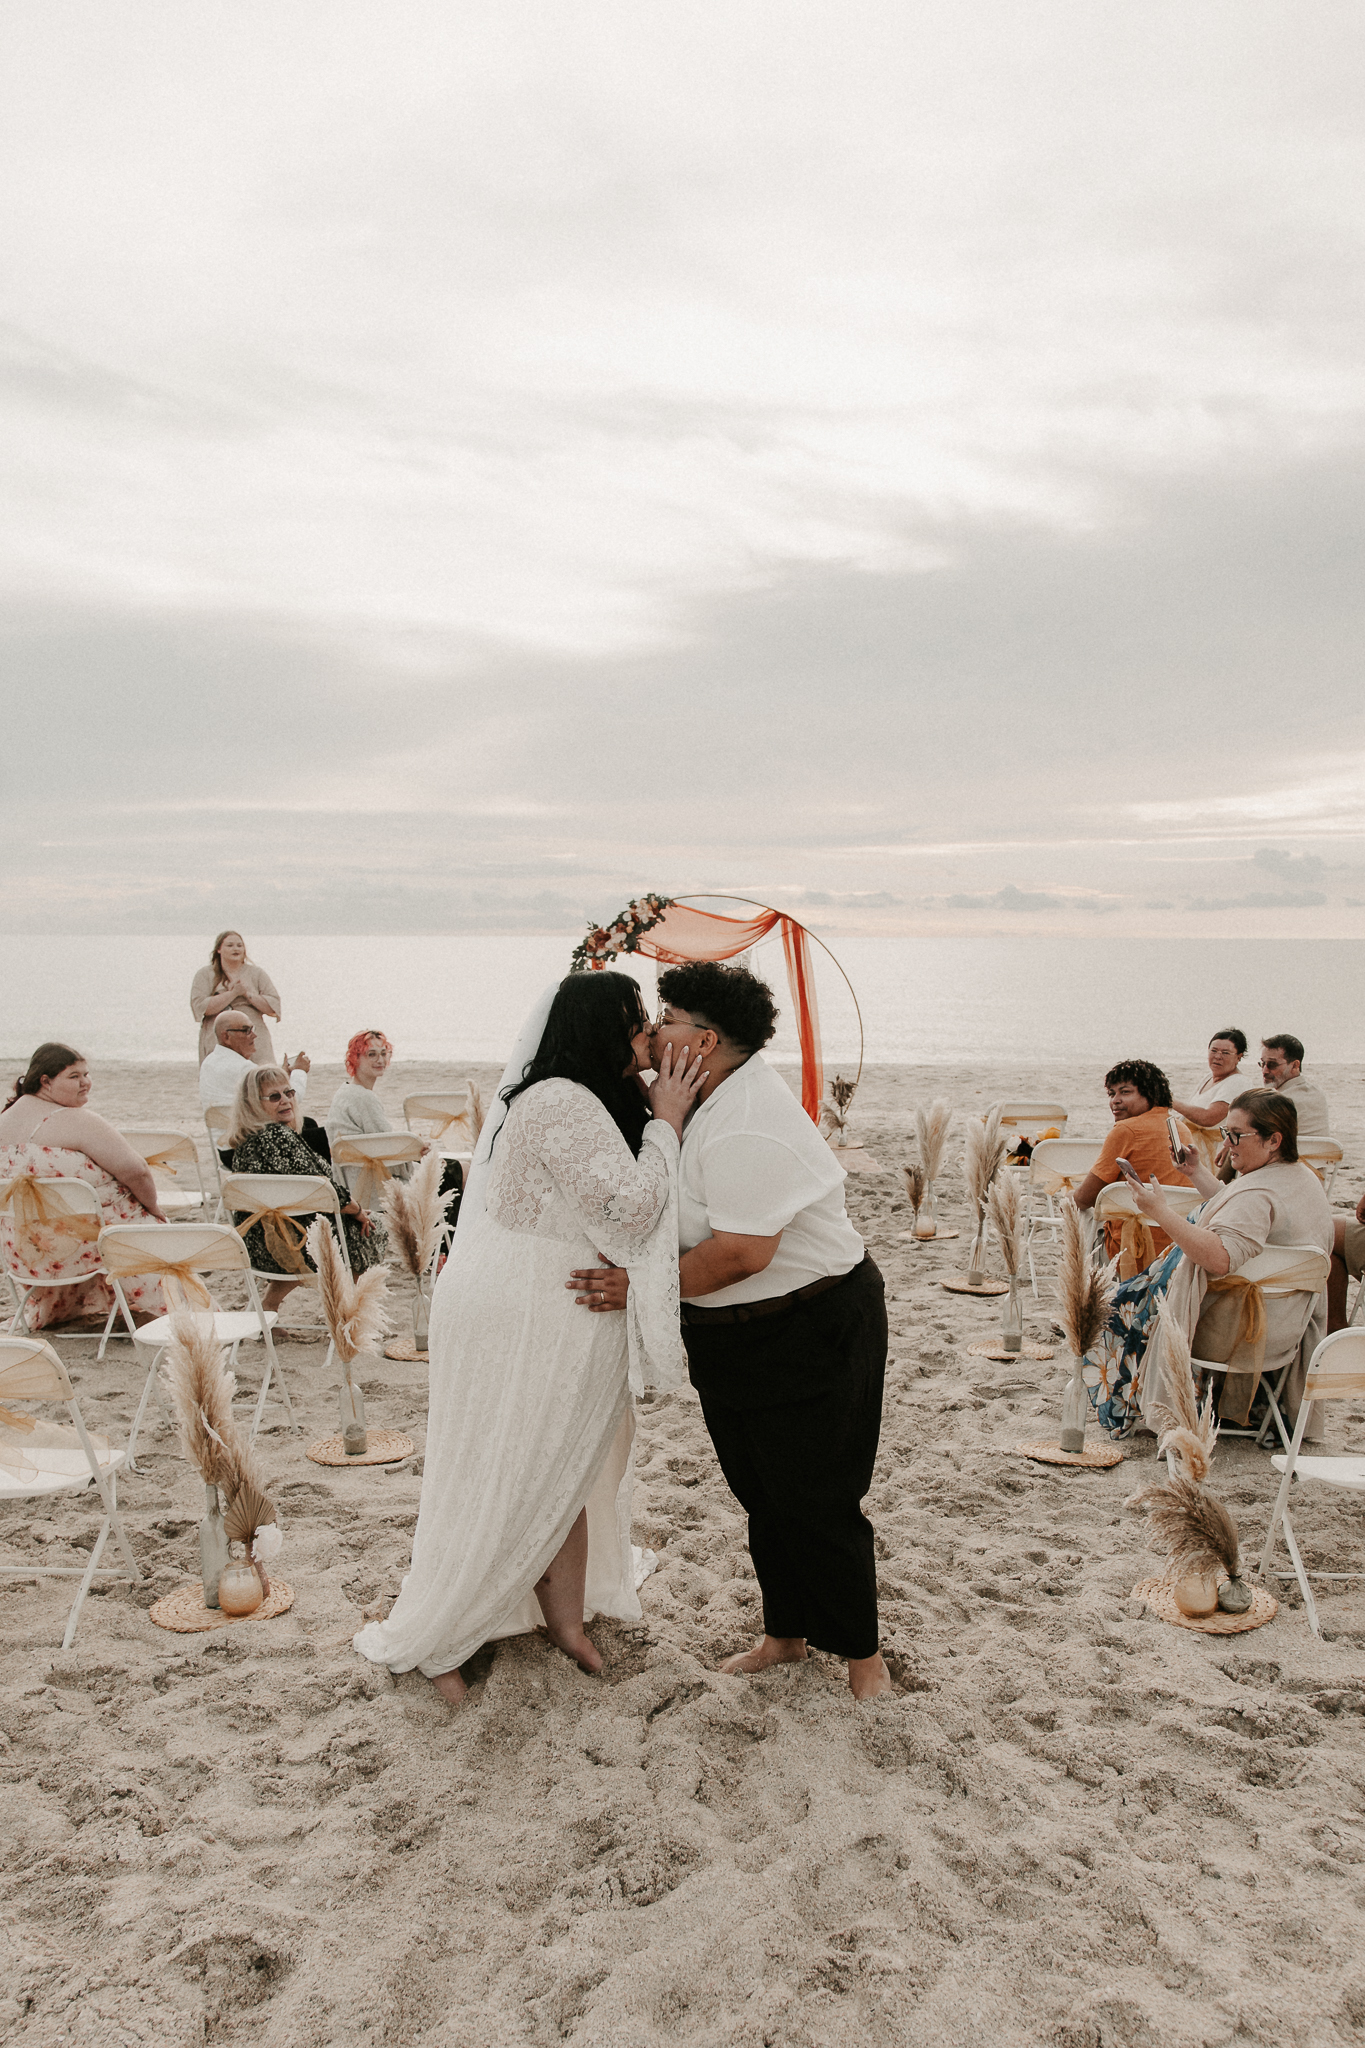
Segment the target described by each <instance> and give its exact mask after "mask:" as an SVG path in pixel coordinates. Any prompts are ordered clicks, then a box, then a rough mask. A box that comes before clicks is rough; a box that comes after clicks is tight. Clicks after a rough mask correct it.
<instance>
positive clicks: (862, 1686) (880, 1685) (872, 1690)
mask: <svg viewBox="0 0 1365 2048" xmlns="http://www.w3.org/2000/svg"><path fill="white" fill-rule="evenodd" d="M848 1689H849V1691H850V1692H851V1693H852V1695H853V1697H854V1699H855V1700H875V1699H878V1698H879V1697H880V1696H881V1694H882V1693H884V1692H890V1690H891V1673H890V1672H889V1671H888V1670H887V1668H886V1666H885V1664H883V1662H882V1653H881V1651H880V1650H878V1652H877V1654H876V1655H875V1657H850V1658H849V1660H848Z"/></svg>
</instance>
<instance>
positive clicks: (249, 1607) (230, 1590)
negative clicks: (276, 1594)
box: [214, 1557, 265, 1615]
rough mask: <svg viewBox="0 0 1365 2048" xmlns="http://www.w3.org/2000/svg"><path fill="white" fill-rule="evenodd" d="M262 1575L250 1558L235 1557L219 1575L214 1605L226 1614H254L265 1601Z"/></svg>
mask: <svg viewBox="0 0 1365 2048" xmlns="http://www.w3.org/2000/svg"><path fill="white" fill-rule="evenodd" d="M264 1598H265V1594H264V1593H263V1592H262V1590H261V1577H260V1573H259V1572H258V1571H257V1570H256V1567H255V1565H254V1564H252V1562H251V1560H250V1558H246V1557H234V1558H232V1559H230V1560H229V1562H228V1563H227V1564H225V1565H224V1566H223V1569H222V1571H221V1572H220V1573H219V1575H218V1598H217V1601H216V1602H215V1603H214V1604H215V1605H216V1606H218V1607H221V1608H222V1610H223V1612H224V1614H234V1615H235V1614H254V1613H255V1612H256V1609H257V1608H258V1607H259V1606H260V1604H261V1602H262V1601H263V1600H264Z"/></svg>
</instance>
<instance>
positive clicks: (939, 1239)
mask: <svg viewBox="0 0 1365 2048" xmlns="http://www.w3.org/2000/svg"><path fill="white" fill-rule="evenodd" d="M896 1235H897V1237H898V1238H899V1240H900V1241H901V1243H902V1244H942V1243H943V1242H944V1240H945V1239H946V1238H949V1237H961V1235H962V1232H961V1231H960V1230H936V1231H935V1232H934V1234H933V1236H932V1237H916V1235H915V1233H914V1231H913V1230H898V1231H897V1232H896Z"/></svg>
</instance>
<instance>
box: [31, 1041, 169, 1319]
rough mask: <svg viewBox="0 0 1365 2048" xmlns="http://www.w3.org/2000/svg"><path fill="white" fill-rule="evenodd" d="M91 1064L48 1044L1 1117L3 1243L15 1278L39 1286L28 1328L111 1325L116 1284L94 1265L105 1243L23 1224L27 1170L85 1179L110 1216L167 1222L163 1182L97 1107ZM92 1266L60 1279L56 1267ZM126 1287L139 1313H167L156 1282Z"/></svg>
mask: <svg viewBox="0 0 1365 2048" xmlns="http://www.w3.org/2000/svg"><path fill="white" fill-rule="evenodd" d="M89 1095H90V1069H89V1067H88V1066H87V1065H86V1063H85V1061H84V1060H83V1059H82V1058H81V1056H80V1054H79V1053H78V1052H75V1051H73V1050H72V1048H71V1047H70V1046H69V1045H56V1044H48V1045H40V1046H39V1047H38V1050H37V1051H36V1052H35V1053H34V1055H33V1057H32V1059H31V1060H30V1061H29V1063H28V1071H27V1073H25V1074H21V1075H20V1076H19V1078H18V1080H17V1081H16V1082H15V1084H14V1092H13V1094H12V1095H11V1096H10V1099H9V1101H8V1102H7V1103H6V1105H5V1110H4V1114H3V1115H2V1116H0V1247H3V1250H4V1255H5V1262H6V1264H7V1265H8V1266H9V1267H10V1268H11V1269H12V1270H13V1272H14V1273H15V1276H16V1277H17V1278H18V1279H20V1280H22V1281H25V1282H27V1283H29V1284H31V1285H35V1286H36V1289H37V1291H36V1292H35V1293H33V1294H31V1295H30V1296H29V1297H28V1302H27V1307H26V1315H25V1320H26V1322H27V1326H28V1328H29V1329H30V1330H46V1329H51V1328H53V1327H54V1326H55V1325H57V1324H62V1323H66V1324H70V1323H73V1322H78V1321H84V1320H86V1319H89V1320H90V1321H91V1322H96V1323H99V1324H103V1323H104V1321H105V1320H106V1318H107V1317H108V1314H109V1311H110V1309H111V1308H112V1307H113V1306H114V1293H113V1289H112V1288H111V1287H110V1285H109V1282H108V1281H107V1280H106V1279H104V1278H103V1276H102V1275H101V1274H99V1273H96V1272H95V1271H94V1270H93V1269H94V1268H95V1267H97V1266H98V1265H99V1262H100V1260H99V1247H98V1246H97V1245H96V1244H94V1243H93V1242H82V1241H81V1240H79V1239H76V1238H73V1237H72V1236H71V1234H70V1233H69V1232H68V1231H63V1230H62V1229H61V1227H60V1225H55V1226H54V1225H52V1224H47V1223H44V1222H41V1221H34V1222H30V1223H24V1224H18V1225H17V1224H16V1222H15V1192H16V1189H17V1183H18V1182H19V1181H21V1180H23V1179H24V1178H29V1179H33V1180H83V1181H85V1182H86V1183H87V1184H88V1185H89V1186H90V1187H92V1188H93V1189H94V1191H95V1194H96V1195H97V1197H98V1198H99V1205H100V1212H101V1215H102V1216H103V1219H104V1222H105V1223H164V1222H165V1221H166V1219H165V1217H164V1216H163V1215H162V1213H161V1210H160V1208H159V1207H158V1206H157V1198H156V1181H155V1178H154V1177H153V1174H152V1169H151V1168H150V1166H148V1164H147V1162H146V1160H145V1159H143V1158H142V1157H141V1156H140V1155H139V1154H138V1153H136V1152H134V1150H133V1148H132V1146H131V1145H130V1144H129V1143H128V1141H127V1139H126V1138H123V1137H121V1136H120V1135H119V1133H118V1132H117V1131H116V1130H115V1129H114V1127H113V1125H112V1124H111V1123H107V1122H106V1121H105V1119H104V1118H103V1117H102V1116H99V1115H97V1114H96V1112H95V1111H94V1110H93V1109H87V1108H86V1106H85V1105H86V1102H87V1101H88V1099H89ZM73 1269H74V1270H75V1271H76V1272H77V1273H79V1272H81V1271H82V1270H85V1271H88V1272H89V1274H90V1277H89V1278H88V1279H85V1280H81V1279H75V1280H72V1281H69V1282H66V1283H64V1284H63V1285H61V1286H55V1287H54V1286H49V1285H46V1284H45V1283H46V1282H47V1281H49V1280H50V1279H51V1278H52V1277H53V1276H54V1275H55V1274H58V1273H69V1272H71V1271H72V1270H73ZM124 1292H125V1294H126V1295H127V1297H128V1305H129V1307H130V1308H131V1309H132V1311H133V1313H134V1316H135V1317H137V1318H138V1319H144V1318H146V1317H148V1316H158V1315H161V1314H162V1313H163V1312H164V1304H163V1302H162V1297H161V1288H160V1285H159V1283H158V1282H156V1281H145V1280H141V1281H132V1282H130V1283H128V1284H127V1285H125V1288H124Z"/></svg>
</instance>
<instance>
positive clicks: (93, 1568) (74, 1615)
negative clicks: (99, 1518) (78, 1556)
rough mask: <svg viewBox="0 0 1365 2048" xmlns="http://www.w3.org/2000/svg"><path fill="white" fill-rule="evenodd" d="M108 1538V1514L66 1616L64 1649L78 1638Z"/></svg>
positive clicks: (67, 1648)
mask: <svg viewBox="0 0 1365 2048" xmlns="http://www.w3.org/2000/svg"><path fill="white" fill-rule="evenodd" d="M108 1538H109V1517H108V1515H106V1516H105V1518H104V1526H103V1527H102V1528H101V1530H100V1533H99V1540H98V1542H97V1543H96V1544H95V1547H94V1549H93V1550H92V1551H91V1553H90V1562H89V1564H88V1565H87V1566H86V1568H85V1577H84V1578H83V1579H82V1580H81V1582H80V1585H79V1586H78V1587H77V1588H76V1598H75V1600H74V1601H73V1602H72V1606H71V1612H70V1614H69V1615H68V1616H67V1618H66V1634H65V1635H64V1636H63V1637H62V1648H63V1649H64V1650H69V1649H70V1648H71V1645H72V1644H73V1643H74V1642H75V1640H76V1630H77V1628H78V1626H79V1624H80V1618H81V1609H82V1607H84V1605H85V1596H86V1594H87V1593H88V1592H89V1591H90V1587H91V1583H92V1581H93V1579H94V1576H95V1573H96V1572H97V1571H98V1570H99V1562H100V1558H101V1556H102V1555H103V1553H104V1546H105V1544H106V1542H107V1541H108Z"/></svg>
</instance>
